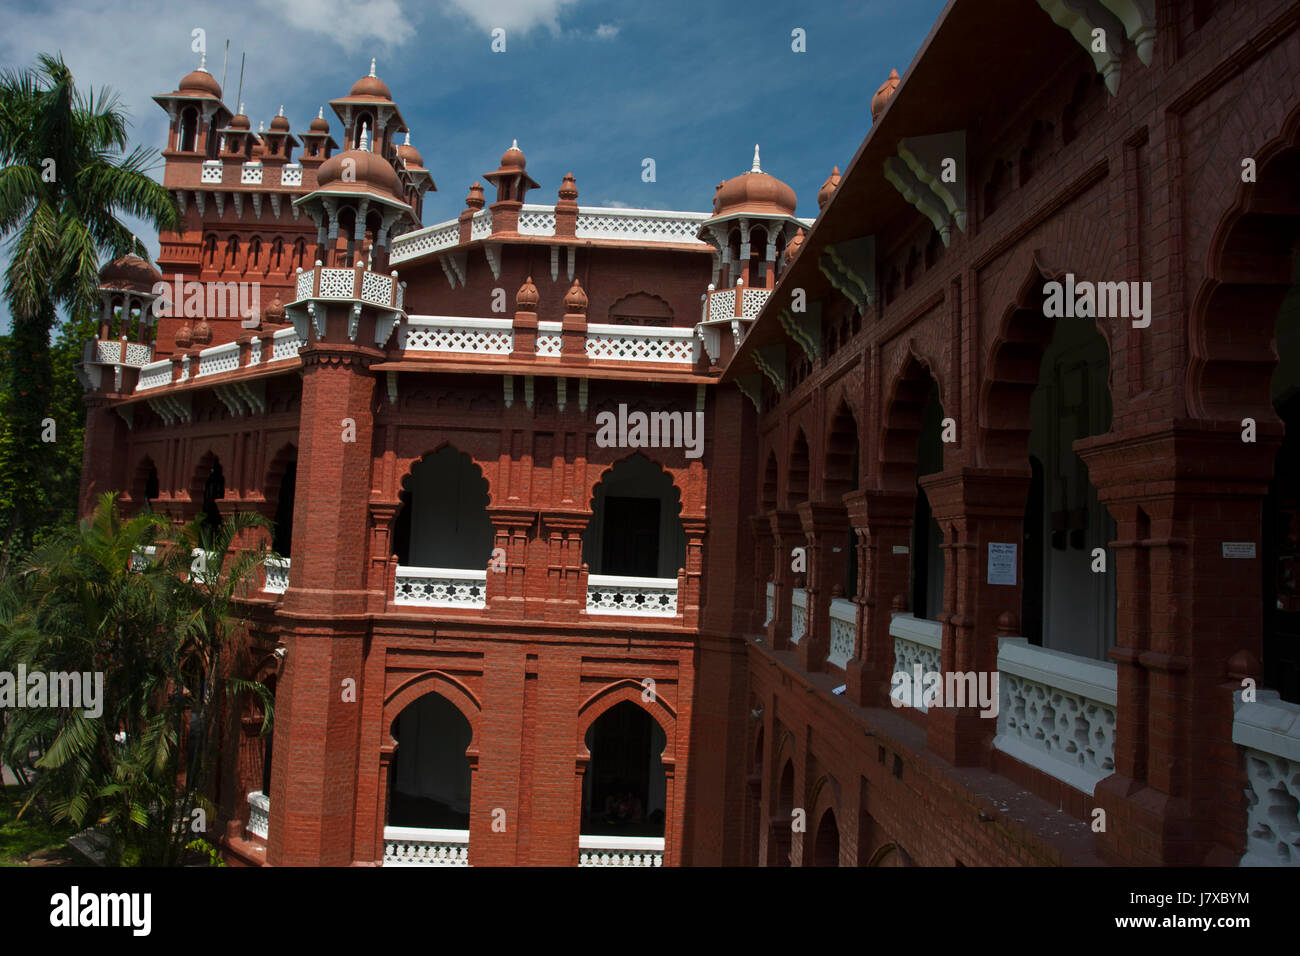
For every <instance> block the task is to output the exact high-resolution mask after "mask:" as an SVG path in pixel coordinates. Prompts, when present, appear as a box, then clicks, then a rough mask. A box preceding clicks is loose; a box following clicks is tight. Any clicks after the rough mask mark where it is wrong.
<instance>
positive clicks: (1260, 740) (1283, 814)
mask: <svg viewBox="0 0 1300 956" xmlns="http://www.w3.org/2000/svg"><path fill="white" fill-rule="evenodd" d="M1233 706H1234V707H1235V708H1236V712H1235V713H1234V714H1233V721H1232V742H1233V743H1234V744H1237V745H1238V746H1239V747H1241V748H1242V751H1243V754H1244V756H1245V759H1246V780H1247V783H1248V787H1249V788H1248V789H1247V791H1246V800H1247V802H1248V804H1249V805H1248V807H1247V809H1246V853H1245V855H1244V856H1242V858H1241V862H1240V863H1239V865H1240V866H1300V812H1297V807H1300V706H1297V705H1296V704H1291V703H1287V702H1286V701H1283V700H1281V699H1280V698H1279V696H1278V694H1277V692H1276V691H1271V690H1259V691H1256V700H1255V701H1253V702H1252V703H1243V702H1242V700H1241V692H1240V691H1238V692H1237V693H1236V694H1235V695H1234V699H1233Z"/></svg>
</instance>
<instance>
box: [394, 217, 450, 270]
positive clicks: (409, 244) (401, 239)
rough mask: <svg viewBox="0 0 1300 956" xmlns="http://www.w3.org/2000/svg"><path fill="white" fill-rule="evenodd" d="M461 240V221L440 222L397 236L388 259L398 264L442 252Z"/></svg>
mask: <svg viewBox="0 0 1300 956" xmlns="http://www.w3.org/2000/svg"><path fill="white" fill-rule="evenodd" d="M459 242H460V222H459V221H458V220H456V219H452V220H450V221H449V222H440V223H438V224H437V225H433V226H429V227H428V228H426V229H419V230H416V231H415V232H408V233H407V234H406V235H404V236H398V237H397V238H395V239H394V240H393V241H392V252H391V254H390V255H389V257H388V261H389V262H390V263H393V264H394V265H396V264H397V263H399V262H405V261H407V260H408V259H414V258H416V257H417V256H423V255H427V254H428V253H430V252H441V251H442V250H443V249H450V248H452V247H453V246H455V245H457V244H458V243H459Z"/></svg>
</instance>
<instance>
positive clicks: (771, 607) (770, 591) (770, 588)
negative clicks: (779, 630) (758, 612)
mask: <svg viewBox="0 0 1300 956" xmlns="http://www.w3.org/2000/svg"><path fill="white" fill-rule="evenodd" d="M775 613H776V585H775V584H774V583H772V582H771V581H768V582H767V617H765V618H763V626H764V627H767V626H768V625H769V624H771V623H772V615H773V614H775Z"/></svg>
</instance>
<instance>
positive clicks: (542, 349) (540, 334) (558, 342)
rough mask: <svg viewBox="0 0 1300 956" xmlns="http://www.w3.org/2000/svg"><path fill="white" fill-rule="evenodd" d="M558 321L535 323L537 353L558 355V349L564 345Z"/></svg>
mask: <svg viewBox="0 0 1300 956" xmlns="http://www.w3.org/2000/svg"><path fill="white" fill-rule="evenodd" d="M562 324H563V323H560V322H538V323H537V354H538V355H550V356H555V357H557V358H558V357H559V355H560V351H561V350H562V348H563V346H564V340H563V339H562V338H561V334H560V327H561V325H562Z"/></svg>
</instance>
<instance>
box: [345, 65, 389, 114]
mask: <svg viewBox="0 0 1300 956" xmlns="http://www.w3.org/2000/svg"><path fill="white" fill-rule="evenodd" d="M348 96H373V97H376V98H378V99H381V100H387V101H389V102H390V103H391V102H392V100H393V94H392V92H391V91H390V90H389V89H388V87H387V86H386V85H384V81H383V80H381V79H380V78H379V77H377V76H375V61H374V59H373V58H372V59H371V60H370V74H369V75H368V76H363V77H362V78H361V79H359V80H357V81H356V82H355V83H353V84H352V90H351V91H350V92H349V93H348Z"/></svg>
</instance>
